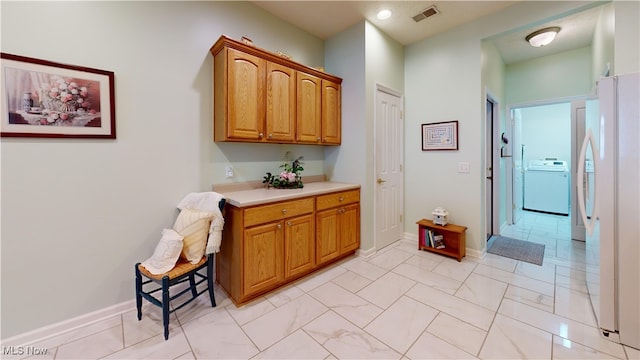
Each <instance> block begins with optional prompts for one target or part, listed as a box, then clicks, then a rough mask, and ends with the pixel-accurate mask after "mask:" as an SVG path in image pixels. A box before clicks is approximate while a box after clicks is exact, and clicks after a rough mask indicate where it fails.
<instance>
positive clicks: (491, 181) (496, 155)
mask: <svg viewBox="0 0 640 360" xmlns="http://www.w3.org/2000/svg"><path fill="white" fill-rule="evenodd" d="M499 114H500V111H499V104H498V101H497V100H495V97H493V96H492V95H491V94H490V93H489V92H487V97H486V100H485V151H484V153H485V196H484V203H485V209H484V213H485V236H486V238H485V240H486V241H487V242H488V241H489V239H491V237H492V236H493V235H494V234H498V233H499V231H498V229H499V227H500V225H499V221H500V196H499V195H500V193H499V191H498V189H500V172H499V167H498V171H497V172H496V171H494V169H496V165H498V164H500V152H499V147H498V146H497V145H498V143H499V141H498V140H497V139H498V130H499V129H500V118H499Z"/></svg>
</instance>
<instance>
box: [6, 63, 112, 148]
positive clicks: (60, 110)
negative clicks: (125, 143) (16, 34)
mask: <svg viewBox="0 0 640 360" xmlns="http://www.w3.org/2000/svg"><path fill="white" fill-rule="evenodd" d="M0 64H1V66H0V95H1V96H0V99H1V100H0V101H2V109H3V110H2V114H1V116H2V118H1V119H0V120H1V124H0V129H1V132H2V136H3V137H43V138H105V139H115V138H116V118H115V99H114V75H113V72H111V71H105V70H98V69H92V68H87V67H82V66H74V65H68V64H60V63H55V62H51V61H46V60H40V59H34V58H29V57H24V56H18V55H11V54H6V53H1V57H0Z"/></svg>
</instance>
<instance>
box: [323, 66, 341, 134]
mask: <svg viewBox="0 0 640 360" xmlns="http://www.w3.org/2000/svg"><path fill="white" fill-rule="evenodd" d="M341 104H342V96H341V86H340V84H338V83H335V82H332V81H329V80H324V79H323V80H322V143H323V144H325V145H339V144H340V142H341V140H342V139H341V137H342V135H341V134H342V131H341V126H342V105H341Z"/></svg>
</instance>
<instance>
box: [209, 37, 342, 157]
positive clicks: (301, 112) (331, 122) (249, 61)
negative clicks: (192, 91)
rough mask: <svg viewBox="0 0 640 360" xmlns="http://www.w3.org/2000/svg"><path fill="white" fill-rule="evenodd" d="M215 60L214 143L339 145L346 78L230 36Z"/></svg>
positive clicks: (216, 51) (222, 39) (215, 53)
mask: <svg viewBox="0 0 640 360" xmlns="http://www.w3.org/2000/svg"><path fill="white" fill-rule="evenodd" d="M211 54H213V56H214V86H213V88H214V140H215V141H238V142H274V143H300V144H323V145H339V144H340V141H341V129H340V127H341V109H340V106H341V92H340V87H341V83H342V79H340V78H339V77H336V76H333V75H330V74H327V73H325V72H322V71H319V70H317V69H314V68H311V67H308V66H305V65H302V64H299V63H297V62H295V61H292V60H290V59H288V58H285V57H282V56H278V55H276V54H273V53H271V52H268V51H265V50H263V49H260V48H257V47H255V46H251V45H247V44H244V43H242V42H239V41H235V40H232V39H230V38H228V37H226V36H221V37H220V39H218V41H217V42H216V43H215V44H214V45H213V47H211Z"/></svg>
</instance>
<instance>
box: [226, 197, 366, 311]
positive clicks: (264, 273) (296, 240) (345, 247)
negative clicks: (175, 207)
mask: <svg viewBox="0 0 640 360" xmlns="http://www.w3.org/2000/svg"><path fill="white" fill-rule="evenodd" d="M359 194H360V191H359V190H352V191H347V192H338V193H334V194H329V195H319V196H313V197H307V198H303V199H298V200H292V201H284V202H279V203H269V204H264V205H258V206H253V207H246V208H237V207H234V206H230V205H229V206H227V209H226V214H225V227H224V231H223V238H222V246H221V248H220V252H219V253H218V254H217V255H216V281H217V282H218V283H219V284H220V286H221V287H222V288H224V289H225V291H226V292H227V293H228V294H229V296H230V297H231V299H232V300H233V301H234V303H236V304H238V305H239V304H242V303H245V302H247V301H249V300H251V299H253V298H255V297H257V296H260V295H262V294H265V293H267V292H269V291H272V290H274V289H276V288H278V287H280V286H282V285H285V284H287V283H289V282H291V281H293V280H295V279H298V278H300V277H302V276H304V275H307V274H309V273H312V272H313V271H315V270H317V269H319V268H321V267H323V266H326V265H328V264H330V263H331V262H332V261H335V260H337V259H340V258H343V257H345V256H348V255H351V254H353V253H355V251H356V250H357V249H358V248H359V247H360V204H359ZM325 196H329V197H330V198H325ZM334 196H335V199H334V198H333V197H334ZM340 198H342V199H343V200H339V199H340ZM317 199H318V200H317ZM346 199H348V200H346ZM323 200H329V203H327V202H326V201H323ZM333 200H335V201H337V203H336V204H334V203H333V202H331V201H333ZM342 202H345V204H344V205H343V204H341V203H342ZM318 209H320V210H319V211H318Z"/></svg>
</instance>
